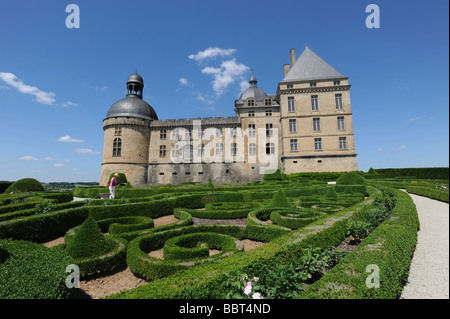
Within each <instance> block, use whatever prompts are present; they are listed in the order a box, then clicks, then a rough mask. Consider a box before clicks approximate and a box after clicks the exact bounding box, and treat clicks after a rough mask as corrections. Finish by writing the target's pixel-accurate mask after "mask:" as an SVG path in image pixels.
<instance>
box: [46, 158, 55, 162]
mask: <svg viewBox="0 0 450 319" xmlns="http://www.w3.org/2000/svg"><path fill="white" fill-rule="evenodd" d="M54 160H55V159H54V158H52V157H45V158H44V161H54Z"/></svg>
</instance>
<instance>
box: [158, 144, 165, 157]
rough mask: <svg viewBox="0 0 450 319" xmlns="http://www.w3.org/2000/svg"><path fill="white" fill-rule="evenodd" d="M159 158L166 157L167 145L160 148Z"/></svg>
mask: <svg viewBox="0 0 450 319" xmlns="http://www.w3.org/2000/svg"><path fill="white" fill-rule="evenodd" d="M159 157H166V145H160V146H159Z"/></svg>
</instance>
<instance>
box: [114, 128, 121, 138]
mask: <svg viewBox="0 0 450 319" xmlns="http://www.w3.org/2000/svg"><path fill="white" fill-rule="evenodd" d="M120 135H122V129H121V128H120V127H116V128H115V129H114V136H120Z"/></svg>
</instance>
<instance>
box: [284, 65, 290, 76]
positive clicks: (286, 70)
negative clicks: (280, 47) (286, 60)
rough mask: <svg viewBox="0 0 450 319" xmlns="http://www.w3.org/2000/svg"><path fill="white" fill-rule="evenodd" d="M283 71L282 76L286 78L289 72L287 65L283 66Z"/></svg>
mask: <svg viewBox="0 0 450 319" xmlns="http://www.w3.org/2000/svg"><path fill="white" fill-rule="evenodd" d="M283 70H284V76H285V77H286V75H287V74H288V72H289V64H283Z"/></svg>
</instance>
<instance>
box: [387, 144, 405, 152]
mask: <svg viewBox="0 0 450 319" xmlns="http://www.w3.org/2000/svg"><path fill="white" fill-rule="evenodd" d="M405 148H406V146H405V145H402V146H400V147H391V148H390V150H391V151H401V150H404V149H405Z"/></svg>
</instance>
